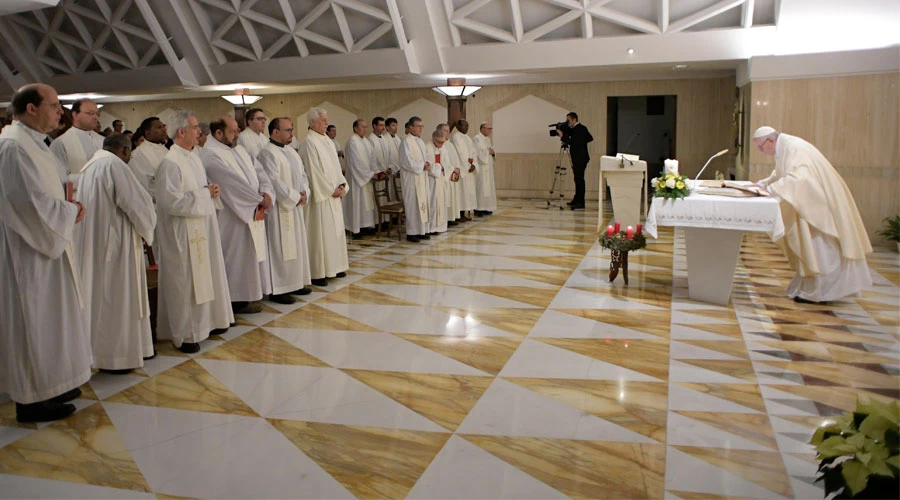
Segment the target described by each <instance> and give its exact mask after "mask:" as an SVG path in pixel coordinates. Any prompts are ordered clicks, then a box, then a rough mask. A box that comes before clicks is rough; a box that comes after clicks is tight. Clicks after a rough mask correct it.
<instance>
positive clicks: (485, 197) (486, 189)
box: [472, 132, 497, 212]
mask: <svg viewBox="0 0 900 500" xmlns="http://www.w3.org/2000/svg"><path fill="white" fill-rule="evenodd" d="M472 143H473V144H474V145H475V164H476V165H478V170H477V172H476V173H477V174H478V175H476V176H475V194H476V200H475V207H476V208H477V209H478V210H484V211H488V212H493V211H494V210H497V189H496V186H495V185H494V157H493V156H491V151H490V148H492V147H493V145H492V144H491V138H490V137H487V136H485V135H484V134H482V133H481V132H478V134H476V135H475V138H474V139H473V140H472Z"/></svg>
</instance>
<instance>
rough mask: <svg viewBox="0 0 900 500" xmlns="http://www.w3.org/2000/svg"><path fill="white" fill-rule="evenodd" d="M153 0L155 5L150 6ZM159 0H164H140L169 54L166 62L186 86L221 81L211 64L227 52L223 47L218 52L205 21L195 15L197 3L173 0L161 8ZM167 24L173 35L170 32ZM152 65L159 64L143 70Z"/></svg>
mask: <svg viewBox="0 0 900 500" xmlns="http://www.w3.org/2000/svg"><path fill="white" fill-rule="evenodd" d="M151 1H153V3H154V7H155V8H154V9H151V8H150V2H151ZM159 1H161V0H136V2H137V5H138V7H139V9H140V11H141V14H142V15H143V16H144V22H145V23H147V27H148V28H150V32H151V33H152V34H153V37H154V39H156V43H157V45H158V46H159V48H160V50H161V51H162V52H163V55H164V56H165V57H166V62H168V63H169V66H170V67H171V68H172V69H173V70H174V74H175V76H176V77H177V78H176V80H177V81H178V83H180V84H181V85H182V86H185V87H191V86H197V85H201V84H205V85H213V84H215V83H217V82H216V80H215V77H214V76H213V74H212V72H211V71H210V68H211V67H212V66H213V65H215V64H216V62H217V61H218V60H219V59H218V56H219V55H221V56H222V58H223V59H224V54H221V51H219V53H217V52H216V51H218V49H217V48H214V47H212V46H211V45H210V44H209V39H208V38H206V37H205V36H204V35H205V33H204V29H203V27H202V24H203V23H202V22H201V21H200V19H199V18H198V17H197V16H196V15H191V6H195V5H196V3H195V2H193V1H191V2H188V1H186V0H169V1H168V3H169V5H170V6H171V8H160V5H159ZM163 26H165V27H166V28H167V29H168V30H169V32H170V33H171V36H169V35H167V33H166V31H165V30H164V29H163ZM176 47H178V48H180V49H181V50H180V54H179V52H176V50H175V48H176ZM150 68H156V66H151V67H148V68H144V69H142V70H141V71H142V72H143V71H145V70H149V69H150Z"/></svg>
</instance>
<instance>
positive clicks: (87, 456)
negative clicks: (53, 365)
mask: <svg viewBox="0 0 900 500" xmlns="http://www.w3.org/2000/svg"><path fill="white" fill-rule="evenodd" d="M0 473H4V474H16V475H20V476H31V477H39V478H43V479H53V480H57V481H68V482H72V483H81V484H92V485H96V486H107V487H110V488H120V489H127V490H137V491H150V486H149V485H148V484H147V481H146V480H145V479H144V476H143V474H141V471H140V469H138V466H137V464H135V463H134V459H133V458H132V457H131V453H129V451H128V448H127V447H126V446H125V441H124V440H123V439H122V436H120V435H119V432H118V431H117V430H116V428H115V426H113V423H112V421H111V420H110V419H109V416H108V415H107V414H106V411H104V409H103V406H102V405H101V404H99V403H95V404H93V405H92V406H90V407H88V408H85V409H83V410H81V411H79V412H77V413H75V414H74V415H72V416H71V417H69V418H67V419H64V420H60V421H57V422H54V423H52V424H50V425H49V426H47V427H45V428H43V429H41V430H39V431H37V432H34V433H32V434H29V435H28V436H25V437H23V438H22V439H19V440H18V441H16V442H14V443H12V444H10V445H7V446H6V447H4V448H2V449H0Z"/></svg>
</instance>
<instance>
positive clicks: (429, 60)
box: [397, 0, 453, 74]
mask: <svg viewBox="0 0 900 500" xmlns="http://www.w3.org/2000/svg"><path fill="white" fill-rule="evenodd" d="M397 6H398V7H399V9H400V11H401V12H403V16H404V17H405V18H406V19H415V20H416V22H414V23H410V24H409V25H408V29H409V31H408V32H407V33H408V36H409V38H408V39H409V44H408V45H407V46H406V49H405V50H404V51H403V54H404V55H405V56H406V62H407V66H408V68H407V72H408V73H414V74H440V73H444V55H443V48H444V47H451V46H452V45H453V40H452V38H453V36H452V34H451V32H450V28H451V26H450V23H449V22H447V19H448V18H447V15H446V11H445V9H446V5H445V4H444V3H443V2H442V1H441V0H424V1H423V0H398V2H397Z"/></svg>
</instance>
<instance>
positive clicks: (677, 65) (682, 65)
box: [673, 64, 687, 69]
mask: <svg viewBox="0 0 900 500" xmlns="http://www.w3.org/2000/svg"><path fill="white" fill-rule="evenodd" d="M684 68H687V64H676V65H675V67H674V68H673V69H684Z"/></svg>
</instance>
